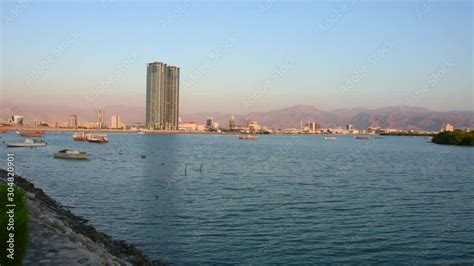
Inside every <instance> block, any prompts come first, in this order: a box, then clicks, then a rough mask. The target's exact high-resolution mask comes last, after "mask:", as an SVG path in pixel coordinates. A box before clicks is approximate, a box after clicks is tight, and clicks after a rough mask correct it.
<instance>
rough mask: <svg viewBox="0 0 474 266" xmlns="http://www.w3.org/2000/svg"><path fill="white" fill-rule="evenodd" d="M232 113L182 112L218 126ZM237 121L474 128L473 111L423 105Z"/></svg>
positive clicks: (307, 109) (302, 109)
mask: <svg viewBox="0 0 474 266" xmlns="http://www.w3.org/2000/svg"><path fill="white" fill-rule="evenodd" d="M230 115H231V114H222V113H200V114H190V115H182V118H183V120H184V121H196V122H201V123H204V121H205V119H206V118H207V117H210V116H211V117H213V118H214V119H215V120H216V121H217V122H219V123H220V124H221V125H227V121H228V120H229V117H230ZM234 116H235V118H236V119H237V121H238V122H240V123H243V122H244V121H245V120H246V119H252V120H257V121H258V122H259V123H260V124H262V125H267V126H270V127H273V128H290V127H293V128H299V127H300V124H301V121H302V122H303V123H306V122H307V121H316V122H319V123H320V124H321V126H322V127H337V126H345V125H346V124H352V125H353V126H354V127H355V128H361V129H365V128H367V127H383V128H397V129H407V130H440V129H441V127H442V126H443V124H445V123H450V124H453V125H454V126H455V127H458V128H465V127H471V128H474V112H472V111H449V112H437V111H431V110H429V109H426V108H420V107H414V108H402V107H384V108H379V109H364V108H354V109H338V110H334V111H322V110H319V109H317V108H316V107H314V106H311V105H296V106H292V107H288V108H284V109H280V110H273V111H268V112H253V113H249V114H247V115H234Z"/></svg>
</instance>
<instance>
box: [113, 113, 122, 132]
mask: <svg viewBox="0 0 474 266" xmlns="http://www.w3.org/2000/svg"><path fill="white" fill-rule="evenodd" d="M110 128H114V129H118V128H123V124H122V122H120V116H119V115H113V116H112V121H111V122H110Z"/></svg>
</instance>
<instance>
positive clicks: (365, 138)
mask: <svg viewBox="0 0 474 266" xmlns="http://www.w3.org/2000/svg"><path fill="white" fill-rule="evenodd" d="M354 139H362V140H368V139H369V137H367V136H354Z"/></svg>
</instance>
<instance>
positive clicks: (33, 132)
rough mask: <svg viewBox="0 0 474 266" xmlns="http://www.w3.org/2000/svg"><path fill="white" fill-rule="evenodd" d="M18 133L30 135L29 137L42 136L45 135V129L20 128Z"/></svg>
mask: <svg viewBox="0 0 474 266" xmlns="http://www.w3.org/2000/svg"><path fill="white" fill-rule="evenodd" d="M16 133H17V134H18V135H20V136H22V137H29V138H36V137H42V136H43V135H44V131H43V130H20V131H17V132H16Z"/></svg>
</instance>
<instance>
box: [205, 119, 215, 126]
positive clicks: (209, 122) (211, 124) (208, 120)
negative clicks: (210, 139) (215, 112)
mask: <svg viewBox="0 0 474 266" xmlns="http://www.w3.org/2000/svg"><path fill="white" fill-rule="evenodd" d="M213 125H214V118H212V117H208V118H207V120H206V126H207V127H212V126H213Z"/></svg>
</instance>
